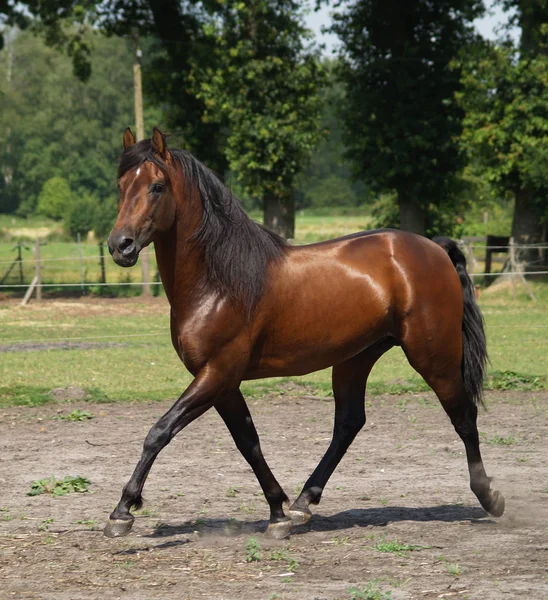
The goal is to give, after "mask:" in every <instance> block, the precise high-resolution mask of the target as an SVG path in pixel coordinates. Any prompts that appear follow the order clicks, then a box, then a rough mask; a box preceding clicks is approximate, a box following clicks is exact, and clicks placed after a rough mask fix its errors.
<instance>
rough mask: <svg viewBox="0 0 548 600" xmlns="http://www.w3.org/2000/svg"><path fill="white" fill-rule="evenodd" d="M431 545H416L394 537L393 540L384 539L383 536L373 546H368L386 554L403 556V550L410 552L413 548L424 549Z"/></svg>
mask: <svg viewBox="0 0 548 600" xmlns="http://www.w3.org/2000/svg"><path fill="white" fill-rule="evenodd" d="M431 547H432V546H417V545H414V544H404V543H402V542H399V541H398V540H397V539H396V538H394V539H393V540H385V538H384V537H383V538H382V539H381V540H379V541H378V542H377V543H376V544H375V545H374V546H370V548H372V549H373V550H376V551H377V552H385V553H388V554H396V555H397V556H405V552H412V551H413V550H426V549H428V548H431Z"/></svg>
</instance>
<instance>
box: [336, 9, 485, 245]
mask: <svg viewBox="0 0 548 600" xmlns="http://www.w3.org/2000/svg"><path fill="white" fill-rule="evenodd" d="M482 10H483V4H482V2H481V1H480V0H439V1H436V2H432V1H431V0H408V1H407V2H400V1H399V0H355V1H354V2H351V3H349V5H348V7H347V8H346V11H345V12H339V13H338V14H337V15H336V16H335V24H334V26H333V31H334V32H335V33H337V35H338V36H339V37H340V39H341V41H342V49H341V65H342V66H341V68H340V77H341V80H342V81H343V82H344V83H345V85H346V98H345V101H344V105H343V112H342V114H343V116H344V119H345V129H346V136H345V137H346V143H347V147H348V156H349V157H350V158H351V159H352V161H353V163H354V168H355V173H356V175H357V176H359V177H360V178H362V179H363V180H364V181H365V182H366V183H367V184H368V186H371V188H373V189H374V190H376V191H377V192H391V191H395V192H396V194H397V200H398V204H399V212H400V226H401V228H402V229H407V230H410V231H415V232H417V233H420V234H425V233H429V234H432V233H435V229H436V227H435V224H434V219H432V215H433V214H434V213H437V214H438V215H439V214H440V212H446V213H447V212H449V211H450V210H452V209H453V206H454V202H455V201H456V198H457V197H458V194H456V191H457V188H458V185H459V182H458V174H459V172H460V170H461V169H462V167H463V164H464V157H463V156H462V154H461V152H460V151H459V146H458V142H457V140H458V137H459V136H460V133H461V130H462V117H463V112H462V109H461V108H460V107H458V106H457V105H456V103H455V102H454V101H453V99H454V95H455V92H456V91H458V90H459V89H460V86H461V83H460V71H459V69H458V67H454V66H453V64H452V61H453V60H454V59H455V58H456V57H457V55H458V53H459V51H460V50H461V49H462V47H463V46H466V45H467V44H469V43H470V42H471V41H472V40H473V39H475V34H474V32H473V28H472V20H473V19H474V18H475V17H477V16H478V15H479V14H480V13H481V12H482ZM441 207H443V208H441Z"/></svg>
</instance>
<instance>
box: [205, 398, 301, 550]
mask: <svg viewBox="0 0 548 600" xmlns="http://www.w3.org/2000/svg"><path fill="white" fill-rule="evenodd" d="M215 408H216V409H217V412H218V413H219V414H220V415H221V417H222V419H223V421H224V422H225V424H226V426H227V427H228V429H229V431H230V433H231V434H232V437H233V438H234V442H235V443H236V447H237V448H238V450H239V451H240V452H241V453H242V456H243V457H244V458H245V459H246V460H247V462H248V463H249V465H250V466H251V468H252V469H253V472H254V473H255V476H256V477H257V480H258V481H259V484H260V486H261V488H262V490H263V492H264V495H265V498H266V501H267V502H268V505H269V506H270V523H269V525H268V529H267V533H268V534H269V535H270V536H272V537H274V538H277V539H282V538H284V537H286V536H287V535H288V534H289V532H290V531H291V527H292V524H293V522H292V521H291V519H290V518H289V517H286V516H285V514H284V510H283V504H284V502H289V500H288V498H287V496H286V494H285V492H284V491H283V489H282V488H281V486H280V484H279V483H278V482H277V480H276V478H275V477H274V475H273V474H272V471H271V470H270V467H269V466H268V464H267V462H266V460H265V458H264V456H263V453H262V451H261V445H260V443H259V436H258V434H257V430H256V429H255V425H254V424H253V419H252V418H251V415H250V413H249V409H248V408H247V404H246V402H245V400H244V397H243V396H242V393H241V392H240V390H231V391H229V392H226V393H225V394H222V395H221V396H220V397H219V399H218V400H217V402H216V403H215Z"/></svg>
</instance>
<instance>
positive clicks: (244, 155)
mask: <svg viewBox="0 0 548 600" xmlns="http://www.w3.org/2000/svg"><path fill="white" fill-rule="evenodd" d="M221 4H222V5H223V11H222V13H220V15H219V17H218V18H215V19H213V20H211V21H210V23H209V25H208V28H207V33H208V35H209V36H210V37H211V38H212V39H213V40H214V41H215V43H214V47H215V64H214V66H212V67H208V68H206V69H205V71H203V70H201V66H200V65H199V64H198V63H197V64H196V65H195V67H196V68H195V86H196V90H197V95H198V96H199V97H200V98H202V99H203V100H204V102H205V106H206V113H205V118H206V121H207V122H209V121H213V122H217V123H219V124H221V125H224V126H226V128H227V130H228V133H227V138H226V147H225V154H226V157H227V160H228V164H229V166H230V169H231V171H232V173H233V175H234V177H236V178H237V180H238V181H239V182H240V183H241V184H242V185H243V186H244V187H245V188H246V190H247V191H248V192H249V194H251V195H252V196H255V197H258V198H261V199H262V200H263V208H264V222H265V225H266V226H267V227H269V228H271V229H273V230H274V231H276V232H278V233H279V234H281V235H282V236H284V237H287V238H292V237H294V227H295V225H294V223H295V208H294V190H295V185H296V181H295V180H296V177H297V175H298V174H299V172H300V171H301V170H302V168H303V166H304V165H305V164H306V162H307V160H308V159H309V157H310V154H311V151H312V150H313V149H314V147H315V146H316V144H317V142H318V138H319V119H320V108H321V104H320V99H319V95H318V88H319V86H320V85H321V83H322V69H321V66H320V64H319V61H318V57H317V55H316V53H315V52H314V51H313V50H310V49H307V48H305V47H304V39H305V37H306V35H307V32H306V30H305V28H304V26H303V24H302V16H301V11H300V8H299V6H300V5H299V3H298V2H287V1H284V2H281V1H276V0H253V1H251V2H247V3H243V2H238V1H229V0H226V1H224V2H222V3H221Z"/></svg>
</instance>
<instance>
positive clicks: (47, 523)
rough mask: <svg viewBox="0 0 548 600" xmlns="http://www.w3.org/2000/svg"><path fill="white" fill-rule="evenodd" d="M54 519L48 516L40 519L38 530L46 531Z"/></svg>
mask: <svg viewBox="0 0 548 600" xmlns="http://www.w3.org/2000/svg"><path fill="white" fill-rule="evenodd" d="M53 521H54V519H53V518H52V517H48V518H47V519H44V520H43V521H42V523H41V524H40V527H38V531H48V529H49V526H50V525H51V524H52V523H53Z"/></svg>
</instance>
